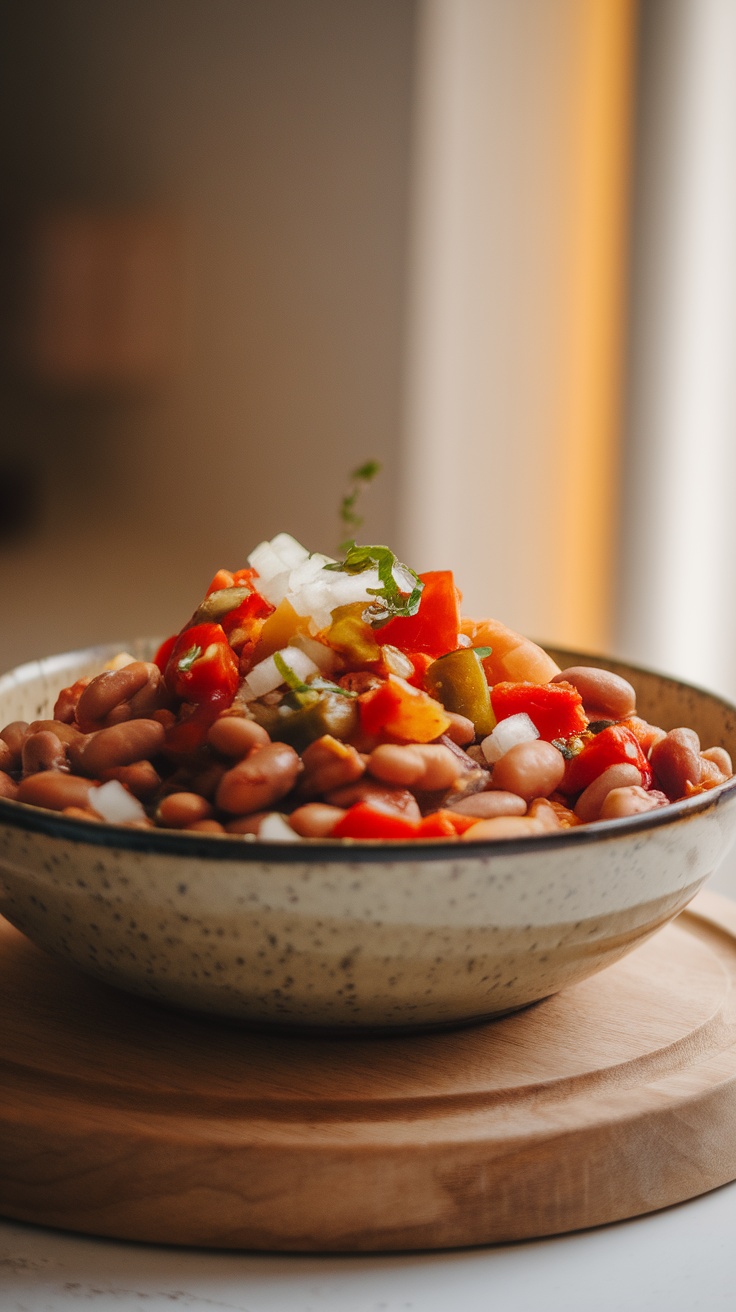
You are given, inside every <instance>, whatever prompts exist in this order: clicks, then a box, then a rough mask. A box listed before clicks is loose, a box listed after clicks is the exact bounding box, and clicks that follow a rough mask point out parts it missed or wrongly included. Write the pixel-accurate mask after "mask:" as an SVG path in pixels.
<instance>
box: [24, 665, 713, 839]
mask: <svg viewBox="0 0 736 1312" xmlns="http://www.w3.org/2000/svg"><path fill="white" fill-rule="evenodd" d="M155 641H156V640H155V639H153V640H150V645H151V646H153V644H154V643H155ZM143 644H146V645H148V644H149V640H148V639H138V640H136V642H134V643H105V644H102V645H98V646H93V647H83V648H79V649H77V650H74V651H68V652H60V653H59V654H58V655H55V656H47V657H41V658H39V659H38V660H34V661H27V662H25V663H24V664H22V665H18V666H16V668H15V669H13V670H9V671H8V672H7V673H6V674H3V675H2V676H0V694H2V693H3V692H4V691H6V690H8V689H10V688H13V687H15V686H17V685H18V684H19V683H24V682H30V681H31V679H34V678H37V677H38V676H39V675H43V676H44V677H53V675H54V674H56V673H61V672H62V671H63V670H64V669H65V668H66V667H68V666H70V665H76V664H79V663H80V662H82V661H88V660H93V659H99V660H100V661H103V662H104V661H105V660H109V659H110V658H111V656H113V655H115V654H117V653H118V652H120V651H127V650H129V649H130V647H131V646H133V647H141V646H142V645H143ZM547 649H549V650H553V651H555V652H559V653H561V654H567V655H570V656H576V657H579V658H581V659H583V660H586V659H588V660H591V661H605V660H610V661H611V663H612V664H615V665H617V666H619V667H624V668H626V669H627V670H629V671H631V673H632V674H634V675H636V674H641V675H644V676H649V677H654V678H657V679H663V680H664V681H665V682H667V683H670V684H674V685H676V686H677V687H679V688H682V689H685V690H687V691H691V692H695V693H697V694H699V695H701V696H705V697H708V698H710V699H711V700H712V701H715V702H717V703H719V704H720V705H721V706H722V707H723V709H724V710H725V711H731V712H732V713H733V715H734V717H736V705H734V704H733V703H732V702H729V701H728V700H727V699H726V698H725V697H722V696H721V695H720V694H719V693H715V692H712V691H711V690H710V689H707V688H703V687H702V686H700V685H698V684H694V683H690V682H688V681H687V680H684V679H678V678H676V677H675V676H674V675H668V674H662V673H661V672H659V671H657V670H652V669H649V668H647V667H646V666H641V665H634V664H632V663H631V662H629V661H626V660H622V659H621V658H619V657H614V656H610V657H606V656H601V655H597V654H595V653H593V652H590V653H586V652H573V651H568V650H567V649H566V648H561V647H557V646H555V645H554V644H549V646H548V648H547ZM734 795H736V774H734V775H733V776H732V777H731V778H730V779H728V780H726V782H725V783H723V784H718V785H717V786H716V787H715V788H711V789H708V790H707V791H705V792H703V793H698V794H696V795H695V796H694V797H686V798H681V799H680V800H679V801H677V802H670V803H669V805H668V806H666V807H659V808H657V809H656V810H654V811H645V812H643V813H642V814H641V815H635V816H627V817H624V818H621V819H617V820H595V821H592V822H591V823H590V824H585V825H579V826H575V827H574V828H571V829H564V830H562V831H561V832H559V833H550V834H532V835H529V836H528V837H526V838H494V839H486V840H485V841H483V840H480V841H476V842H473V843H463V842H459V841H458V840H457V839H437V838H427V839H416V838H414V839H354V838H298V839H296V840H295V841H294V842H291V841H289V842H286V841H284V842H277V841H275V840H271V841H268V840H267V841H263V840H261V839H258V838H257V837H256V835H255V834H237V835H236V834H224V835H221V834H197V833H193V834H189V833H185V832H183V831H182V830H177V829H133V828H129V827H128V826H125V825H113V824H106V823H105V822H104V821H102V820H100V821H96V820H95V821H92V820H80V819H78V818H77V817H76V816H67V815H63V814H62V813H61V812H59V811H50V810H46V809H45V808H43V807H39V806H32V805H31V804H30V803H28V802H16V801H11V800H10V799H9V798H0V823H4V824H6V825H9V826H10V827H11V828H16V829H20V830H22V831H25V832H30V833H39V834H43V835H44V836H46V837H52V838H65V839H67V840H69V841H72V842H76V843H82V844H84V845H87V846H91V847H105V848H118V849H122V850H127V851H133V852H138V853H140V854H142V855H143V854H148V855H159V856H190V857H195V858H197V859H203V858H204V859H211V860H215V861H230V862H232V861H238V860H239V861H241V862H243V863H246V864H252V863H258V864H263V865H303V864H305V863H307V864H322V865H334V864H338V863H340V862H344V861H346V860H347V861H349V862H350V863H351V864H355V863H356V862H367V863H368V864H375V863H385V862H388V861H391V862H393V863H395V862H396V861H397V860H399V859H402V858H403V859H404V860H407V861H412V860H415V859H419V860H420V862H421V863H422V864H424V862H425V861H430V862H432V861H447V860H448V859H450V858H453V857H454V860H455V861H456V862H457V861H459V860H461V859H463V860H466V859H473V858H479V857H484V858H488V857H493V856H494V855H496V856H498V857H499V858H500V857H501V856H512V855H514V854H516V853H529V852H548V851H550V849H552V850H555V851H557V850H559V849H560V848H564V847H569V846H575V847H577V846H581V845H583V846H585V845H586V844H589V843H596V842H601V841H604V840H605V839H608V838H619V837H620V838H623V837H628V836H630V835H638V834H641V833H646V832H648V831H650V830H653V829H659V828H662V827H664V826H666V825H673V824H677V823H679V822H683V821H687V820H689V819H690V818H691V817H693V816H695V815H700V814H701V813H703V812H706V811H711V810H713V811H714V810H716V809H717V808H718V807H719V806H721V805H723V804H724V803H727V802H729V801H730V799H731V798H732V797H733V796H734Z"/></svg>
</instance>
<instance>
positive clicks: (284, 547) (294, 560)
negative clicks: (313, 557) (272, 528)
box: [270, 533, 309, 569]
mask: <svg viewBox="0 0 736 1312" xmlns="http://www.w3.org/2000/svg"><path fill="white" fill-rule="evenodd" d="M270 546H271V550H272V551H275V552H276V555H277V556H278V557H279V559H280V560H282V561H283V563H284V565H285V566H286V568H287V569H296V567H297V565H301V564H303V562H304V561H305V560H307V559H308V558H309V552H308V551H307V548H306V547H303V546H302V544H301V542H297V540H296V538H293V537H292V536H291V534H290V533H277V534H276V537H275V538H271V542H270Z"/></svg>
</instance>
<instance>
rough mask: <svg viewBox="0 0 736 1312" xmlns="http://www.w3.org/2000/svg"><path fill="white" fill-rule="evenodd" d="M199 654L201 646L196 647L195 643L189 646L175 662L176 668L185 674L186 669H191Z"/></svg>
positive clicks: (200, 653)
mask: <svg viewBox="0 0 736 1312" xmlns="http://www.w3.org/2000/svg"><path fill="white" fill-rule="evenodd" d="M201 655H202V648H201V647H197V646H196V644H195V646H194V647H190V648H189V651H185V652H184V655H183V656H182V657H181V658H180V659H179V660H178V661H177V662H176V668H177V670H180V671H181V673H182V674H187V673H188V671H189V670H191V668H192V666H193V664H194V662H195V661H196V660H197V658H198V657H199V656H201Z"/></svg>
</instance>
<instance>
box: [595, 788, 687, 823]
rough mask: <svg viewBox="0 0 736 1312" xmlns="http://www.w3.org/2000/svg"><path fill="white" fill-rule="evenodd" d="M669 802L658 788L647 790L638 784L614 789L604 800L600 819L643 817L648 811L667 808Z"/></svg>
mask: <svg viewBox="0 0 736 1312" xmlns="http://www.w3.org/2000/svg"><path fill="white" fill-rule="evenodd" d="M668 800H669V799H668V798H667V797H665V795H664V793H660V791H659V789H657V788H650V789H646V788H642V787H640V786H639V785H638V784H631V785H629V786H628V787H624V788H612V789H611V791H610V793H608V794H607V796H606V797H604V799H603V805H602V807H601V809H600V813H599V815H598V819H599V820H622V819H623V818H624V817H625V816H629V815H642V814H644V812H646V811H655V810H656V809H657V808H658V807H660V806H667V803H668Z"/></svg>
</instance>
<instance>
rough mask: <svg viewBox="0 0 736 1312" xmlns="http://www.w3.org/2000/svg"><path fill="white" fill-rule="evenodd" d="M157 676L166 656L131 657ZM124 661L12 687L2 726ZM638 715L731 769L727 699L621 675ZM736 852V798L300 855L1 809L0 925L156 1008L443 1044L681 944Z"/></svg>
mask: <svg viewBox="0 0 736 1312" xmlns="http://www.w3.org/2000/svg"><path fill="white" fill-rule="evenodd" d="M133 647H134V649H135V651H134V654H136V655H142V656H145V655H146V654H148V652H149V651H150V644H133ZM115 650H119V648H110V647H107V648H97V649H92V650H90V651H86V652H76V653H70V654H67V655H65V656H60V657H53V658H51V659H50V660H47V661H39V662H36V663H34V664H32V665H27V666H23V667H21V668H20V669H19V670H16V671H13V672H12V673H11V674H9V675H6V676H5V677H4V679H2V680H0V723H2V724H5V723H8V722H9V721H11V720H14V719H27V720H31V719H37V718H41V717H43V716H44V715H47V714H49V713H50V711H49V707H50V706H52V705H53V701H54V699H55V696H56V693H57V691H58V689H59V688H60V687H62V686H64V685H65V684H69V683H71V682H73V681H74V680H75V679H76V678H78V677H80V675H81V674H83V673H89V672H95V671H97V670H99V669H100V667H101V665H102V664H103V663H104V661H105V660H107V659H109V657H110V655H111V654H113V652H114V651H115ZM555 655H556V656H557V658H558V659H559V660H561V662H562V663H563V664H572V663H575V664H581V663H589V664H592V663H597V664H604V665H605V666H606V668H609V669H615V670H617V671H618V672H620V673H623V674H624V675H625V676H626V677H629V678H630V679H631V680H632V681H633V682H634V684H635V686H636V687H637V689H638V692H639V706H640V710H641V713H642V714H644V715H645V716H646V717H647V718H650V719H651V720H652V721H653V722H654V723H658V724H662V725H663V727H665V728H673V727H675V726H676V725H678V724H687V725H690V726H691V727H693V728H695V729H697V730H698V732H700V734H701V738H702V741H703V744H704V746H705V745H708V746H715V745H722V746H724V747H726V748H727V749H728V750H730V751H731V752H732V753H733V754H734V755H736V711H735V710H734V708H732V707H731V706H729V705H728V704H727V703H725V702H723V701H721V700H720V699H719V698H717V697H715V696H713V695H711V694H709V693H706V692H702V691H700V690H699V689H695V688H691V687H689V686H688V685H685V684H681V683H678V682H676V681H674V680H671V679H666V678H664V677H663V676H659V675H655V674H651V673H649V672H645V671H638V670H632V669H631V668H630V667H628V666H625V665H622V664H621V663H617V662H612V661H608V660H606V661H599V660H597V659H596V658H592V657H587V656H585V657H583V656H580V655H577V654H574V653H555ZM735 834H736V780H731V781H729V782H728V783H727V784H725V785H722V786H721V787H720V788H718V789H714V790H713V791H712V792H710V793H706V794H703V795H701V796H697V797H695V798H692V799H690V800H688V801H685V802H679V803H677V804H676V805H674V806H672V807H669V808H667V809H666V810H662V811H657V812H654V813H649V814H647V815H644V816H640V817H635V818H633V819H631V820H623V821H612V822H607V823H603V824H597V825H594V826H585V827H581V828H579V829H573V830H571V831H567V832H565V833H564V834H560V835H551V836H549V837H546V836H543V837H537V838H531V839H521V840H513V841H511V840H506V841H503V842H495V843H479V844H466V843H455V842H447V843H446V842H442V841H430V842H425V843H410V844H408V843H407V844H404V843H385V842H380V843H370V844H368V843H349V842H346V841H343V842H341V843H340V842H334V841H333V842H329V841H318V840H311V841H308V842H300V843H293V844H291V843H290V844H278V843H257V842H248V841H244V840H243V839H239V838H235V837H233V838H229V837H228V838H219V837H212V836H209V835H194V834H182V833H177V832H174V831H167V830H156V831H146V830H131V829H125V828H120V827H115V826H108V825H102V824H100V825H97V824H92V823H87V822H85V821H80V820H75V819H73V818H70V817H66V816H62V815H58V814H56V813H54V812H49V811H43V810H40V809H38V808H35V807H28V806H22V805H20V804H19V803H14V802H8V801H3V800H0V912H2V914H3V915H4V916H5V917H6V918H7V919H8V920H9V921H11V922H12V924H14V925H15V926H17V928H18V929H20V930H22V931H23V932H24V933H25V934H27V935H28V937H29V938H31V939H33V940H34V942H36V943H37V944H39V945H40V946H41V947H42V948H45V949H46V950H48V951H49V952H51V953H52V954H54V955H55V956H57V957H60V958H62V959H64V960H66V961H68V962H72V963H73V964H74V965H76V966H77V967H79V968H80V969H82V970H84V971H86V972H87V973H89V974H91V975H93V976H96V977H97V978H99V979H101V980H105V981H107V982H108V983H111V984H113V985H116V986H118V987H120V988H123V989H126V990H128V991H130V992H132V993H137V994H140V995H142V996H145V997H148V998H150V999H153V1000H156V1001H158V1002H162V1003H165V1004H167V1005H172V1006H176V1007H181V1008H186V1009H190V1010H195V1011H200V1012H209V1013H213V1014H216V1015H221V1016H228V1017H234V1018H238V1019H241V1020H247V1021H251V1022H260V1023H269V1024H273V1023H278V1024H287V1025H297V1026H319V1027H325V1026H326V1027H329V1028H352V1029H355V1028H363V1027H391V1028H395V1027H404V1028H417V1027H423V1026H428V1025H443V1024H445V1025H447V1024H455V1023H459V1022H462V1021H469V1020H473V1019H479V1018H481V1017H485V1016H491V1015H497V1014H501V1013H503V1012H506V1011H509V1010H512V1009H514V1008H517V1007H521V1006H524V1005H526V1004H528V1003H530V1002H534V1001H536V1000H538V999H541V998H544V997H546V996H548V995H549V994H551V993H555V992H557V991H558V990H560V989H561V988H564V987H565V986H567V985H569V984H572V983H574V982H575V981H577V980H580V979H583V978H585V977H586V976H587V975H591V974H593V973H594V972H595V971H597V970H600V969H602V968H603V967H604V966H606V965H608V964H610V963H611V962H613V961H616V960H617V959H618V958H619V957H621V956H623V955H624V953H626V952H628V951H629V950H630V949H631V948H633V947H635V946H636V944H637V943H639V942H641V941H642V940H643V939H644V938H646V937H648V936H649V935H650V934H651V933H653V932H654V931H655V930H656V929H658V928H660V927H661V926H662V925H664V924H666V923H667V921H668V920H670V919H671V918H672V917H673V916H674V915H676V914H677V912H678V911H680V910H682V908H683V907H684V906H685V905H686V904H687V903H688V902H689V901H690V899H691V898H692V897H693V896H694V895H695V893H696V892H697V891H698V889H699V888H700V886H701V884H702V883H703V881H704V880H705V879H706V878H707V877H708V876H709V875H710V874H712V873H713V871H714V870H715V869H716V868H717V866H718V865H719V864H720V861H721V860H722V858H723V856H724V855H725V853H726V851H727V850H728V848H729V846H730V845H731V842H732V841H733V838H734V835H735Z"/></svg>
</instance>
